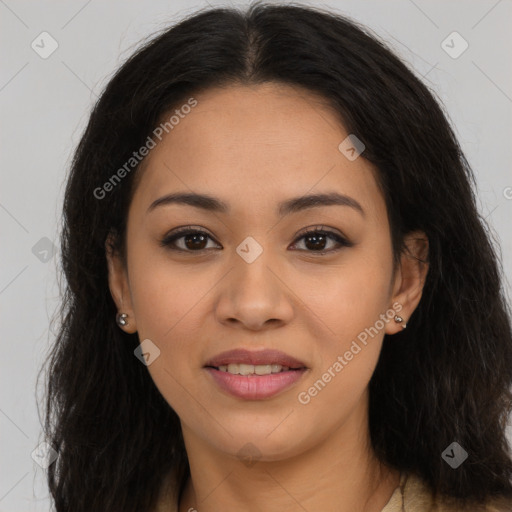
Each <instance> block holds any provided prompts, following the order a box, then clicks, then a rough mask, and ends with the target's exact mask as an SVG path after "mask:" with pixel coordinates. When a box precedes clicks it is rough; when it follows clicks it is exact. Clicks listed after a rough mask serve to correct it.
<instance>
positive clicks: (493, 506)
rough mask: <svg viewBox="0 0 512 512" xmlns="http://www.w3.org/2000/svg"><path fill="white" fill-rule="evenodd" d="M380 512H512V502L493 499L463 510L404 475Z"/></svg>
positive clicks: (421, 481) (447, 498) (417, 480)
mask: <svg viewBox="0 0 512 512" xmlns="http://www.w3.org/2000/svg"><path fill="white" fill-rule="evenodd" d="M382 512H512V500H510V499H506V498H494V499H491V500H489V501H488V502H487V503H486V504H485V505H480V506H478V505H474V506H471V507H470V508H466V509H463V508H462V507H461V506H460V503H458V502H457V500H456V499H454V498H450V497H439V496H437V497H435V496H434V495H433V493H432V491H431V489H430V487H429V486H428V485H427V484H426V483H425V482H424V481H423V480H422V479H421V478H420V477H418V476H416V475H415V474H413V473H409V474H406V473H404V474H402V477H401V479H400V485H399V486H398V487H397V488H396V489H395V491H394V492H393V494H392V496H391V498H390V500H389V501H388V503H387V504H386V506H385V507H384V508H383V509H382Z"/></svg>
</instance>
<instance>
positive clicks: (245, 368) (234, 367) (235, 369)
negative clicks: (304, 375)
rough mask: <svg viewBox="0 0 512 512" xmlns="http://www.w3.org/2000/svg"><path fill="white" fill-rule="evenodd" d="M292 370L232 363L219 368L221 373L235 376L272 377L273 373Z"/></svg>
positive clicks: (278, 366)
mask: <svg viewBox="0 0 512 512" xmlns="http://www.w3.org/2000/svg"><path fill="white" fill-rule="evenodd" d="M289 369H290V368H289V367H288V366H281V365H280V364H256V365H254V364H243V363H240V364H236V363H231V364H228V365H222V366H219V370H220V371H221V372H228V373H232V374H233V375H254V374H256V375H270V374H271V373H280V372H287V371H288V370H289Z"/></svg>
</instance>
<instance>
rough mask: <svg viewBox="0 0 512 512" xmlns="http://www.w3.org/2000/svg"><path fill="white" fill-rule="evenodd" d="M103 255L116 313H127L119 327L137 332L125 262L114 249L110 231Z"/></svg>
mask: <svg viewBox="0 0 512 512" xmlns="http://www.w3.org/2000/svg"><path fill="white" fill-rule="evenodd" d="M105 255H106V259H107V265H108V285H109V288H110V294H111V295H112V298H113V299H114V302H115V303H116V306H117V311H118V313H125V314H126V315H127V318H126V322H127V323H126V325H122V326H121V325H120V326H119V328H120V329H123V331H125V332H127V333H130V334H132V333H134V332H137V324H136V321H135V314H134V311H133V307H132V300H131V293H130V284H129V281H128V272H127V269H126V265H125V263H124V262H123V261H122V258H121V256H120V255H119V253H118V251H117V250H116V249H115V245H114V235H113V234H112V233H110V234H109V235H108V237H107V240H106V241H105Z"/></svg>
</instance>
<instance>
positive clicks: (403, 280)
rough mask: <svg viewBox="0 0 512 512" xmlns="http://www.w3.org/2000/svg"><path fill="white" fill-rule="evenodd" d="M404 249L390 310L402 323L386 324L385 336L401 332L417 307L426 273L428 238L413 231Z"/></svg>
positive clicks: (407, 236) (392, 322)
mask: <svg viewBox="0 0 512 512" xmlns="http://www.w3.org/2000/svg"><path fill="white" fill-rule="evenodd" d="M404 243H405V249H404V250H403V252H402V255H401V258H400V264H399V265H398V268H397V271H396V273H395V278H394V283H393V291H392V297H391V304H392V306H390V308H392V309H395V311H396V312H397V313H396V314H397V315H398V316H400V317H401V318H402V319H403V322H402V323H398V322H395V321H391V322H388V323H387V325H386V330H385V332H386V334H395V333H397V332H399V331H402V330H403V325H404V324H406V323H407V322H408V320H409V318H410V317H411V315H412V314H413V312H414V310H415V309H416V307H417V306H418V304H419V302H420V299H421V295H422V293H423V286H424V285H425V280H426V277H427V273H428V268H429V263H428V247H429V244H428V238H427V236H426V235H425V233H423V231H413V232H412V233H409V234H408V235H406V237H405V240H404Z"/></svg>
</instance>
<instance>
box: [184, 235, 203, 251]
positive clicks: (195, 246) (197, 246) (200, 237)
mask: <svg viewBox="0 0 512 512" xmlns="http://www.w3.org/2000/svg"><path fill="white" fill-rule="evenodd" d="M191 239H192V240H194V242H192V246H190V245H189V242H190V240H191ZM184 240H185V245H186V247H187V248H188V249H198V250H201V249H203V248H204V247H203V246H202V244H204V241H205V240H206V236H204V235H203V234H201V233H192V234H189V235H186V236H185V237H184ZM198 240H199V242H198Z"/></svg>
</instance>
